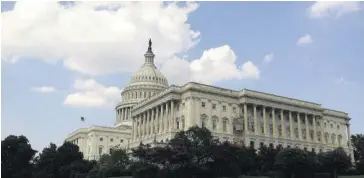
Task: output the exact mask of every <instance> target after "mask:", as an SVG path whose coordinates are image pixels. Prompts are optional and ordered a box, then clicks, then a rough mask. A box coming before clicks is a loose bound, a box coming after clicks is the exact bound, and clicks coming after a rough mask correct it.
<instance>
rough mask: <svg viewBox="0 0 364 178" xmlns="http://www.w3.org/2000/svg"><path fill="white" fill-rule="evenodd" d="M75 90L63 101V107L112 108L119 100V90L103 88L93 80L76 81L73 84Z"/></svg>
mask: <svg viewBox="0 0 364 178" xmlns="http://www.w3.org/2000/svg"><path fill="white" fill-rule="evenodd" d="M73 87H74V89H75V90H76V91H75V92H73V93H70V94H69V95H68V96H67V97H66V99H65V100H64V104H65V105H70V106H75V107H114V106H115V104H116V103H117V102H118V101H120V99H121V95H120V92H121V89H120V88H118V87H114V86H111V87H105V86H103V85H101V84H99V83H97V82H96V81H95V80H94V79H86V80H80V79H79V80H76V81H75V82H74V84H73Z"/></svg>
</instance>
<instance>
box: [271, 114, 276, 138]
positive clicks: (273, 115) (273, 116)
mask: <svg viewBox="0 0 364 178" xmlns="http://www.w3.org/2000/svg"><path fill="white" fill-rule="evenodd" d="M272 121H273V136H274V137H276V136H277V126H276V116H275V109H274V108H272Z"/></svg>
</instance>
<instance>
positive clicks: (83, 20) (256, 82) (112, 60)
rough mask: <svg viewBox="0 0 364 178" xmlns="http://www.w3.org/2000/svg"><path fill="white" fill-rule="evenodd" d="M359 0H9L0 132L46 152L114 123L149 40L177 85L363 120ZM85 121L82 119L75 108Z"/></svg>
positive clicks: (357, 124) (355, 126)
mask: <svg viewBox="0 0 364 178" xmlns="http://www.w3.org/2000/svg"><path fill="white" fill-rule="evenodd" d="M363 7H364V4H363V3H359V2H331V3H329V2H316V3H314V2H302V3H298V2H297V3H294V2H280V3H273V2H267V3H263V2H229V3H228V2H200V3H192V2H190V3H156V2H145V3H126V2H123V3H117V2H112V3H105V2H102V3H95V2H87V3H86V2H84V3H81V2H77V3H72V2H67V3H62V4H60V3H57V2H31V1H21V2H17V3H15V4H14V3H10V2H2V7H1V12H2V13H1V18H2V33H1V37H2V40H1V43H2V46H1V50H2V53H1V59H2V61H1V64H2V66H1V70H2V73H1V74H2V78H1V79H2V88H1V89H2V93H1V94H2V108H1V109H2V110H1V111H2V113H1V117H2V121H1V134H2V139H3V138H4V137H6V136H7V135H9V134H15V135H19V134H24V135H25V136H27V137H28V139H29V140H30V141H31V143H32V145H33V147H35V148H36V149H38V150H41V149H42V148H44V147H45V146H47V145H48V144H49V143H50V142H54V143H56V144H61V143H62V142H63V140H64V138H65V137H66V136H67V135H68V134H69V133H71V132H72V131H74V130H76V129H77V128H79V127H88V126H90V125H105V126H112V125H113V124H114V119H115V113H114V105H115V103H116V102H118V101H119V100H120V99H121V98H120V91H121V90H122V88H123V87H125V86H126V85H127V84H128V81H129V77H130V76H131V75H132V73H133V71H135V70H137V69H138V67H139V66H140V65H141V64H142V63H143V61H144V57H143V54H144V53H145V51H146V50H147V45H148V39H149V38H152V40H153V49H154V53H155V54H156V59H155V60H156V65H157V66H158V68H159V69H160V70H161V71H162V72H163V73H164V74H165V75H166V77H167V78H168V80H169V83H170V84H177V85H180V84H183V83H185V82H187V81H197V82H201V83H206V84H212V85H215V86H220V87H224V88H231V89H236V90H240V89H243V88H247V89H253V90H258V91H263V92H269V93H274V94H277V95H284V96H288V97H294V98H298V99H303V100H308V101H312V102H317V103H321V104H322V105H323V107H327V108H332V109H336V110H342V111H345V112H348V113H349V114H350V116H351V117H352V132H353V133H359V132H361V133H363V132H364V129H363V125H364V117H363V116H364V104H363V101H364V94H363V91H364V72H363V66H364V61H363V59H364V23H363V18H364V11H363V10H362V9H363ZM81 116H83V117H85V119H86V121H85V122H81V121H80V117H81Z"/></svg>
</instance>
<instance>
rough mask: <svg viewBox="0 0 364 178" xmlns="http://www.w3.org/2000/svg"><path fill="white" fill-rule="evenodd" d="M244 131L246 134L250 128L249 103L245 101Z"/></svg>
mask: <svg viewBox="0 0 364 178" xmlns="http://www.w3.org/2000/svg"><path fill="white" fill-rule="evenodd" d="M244 131H245V134H248V133H249V130H248V104H247V103H244Z"/></svg>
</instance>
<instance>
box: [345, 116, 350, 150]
mask: <svg viewBox="0 0 364 178" xmlns="http://www.w3.org/2000/svg"><path fill="white" fill-rule="evenodd" d="M346 127H347V129H346V131H347V135H348V144H349V145H348V146H349V147H351V132H350V124H349V122H348V123H347V124H346Z"/></svg>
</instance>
